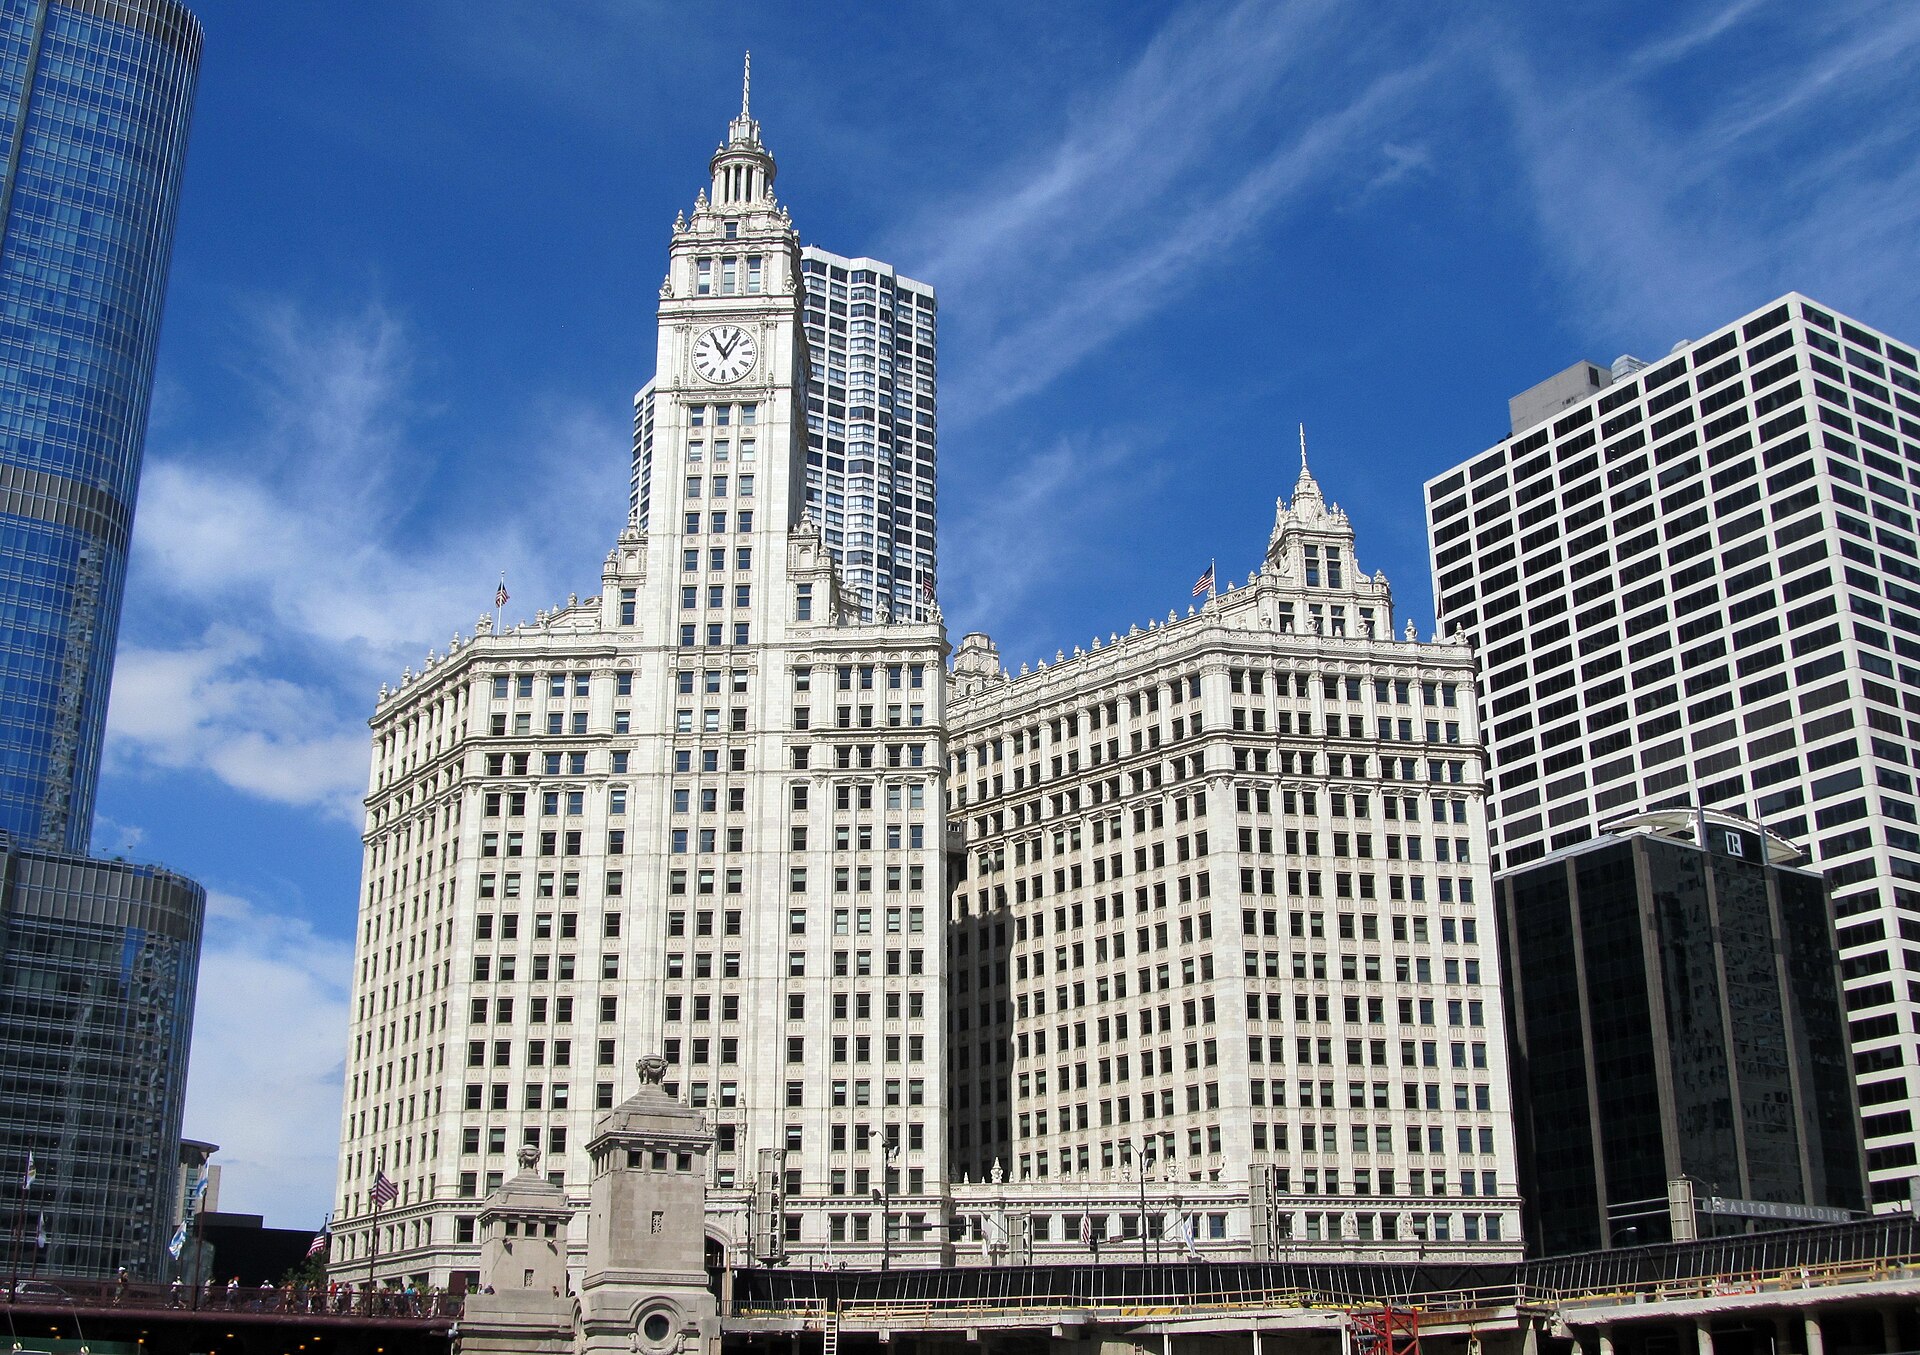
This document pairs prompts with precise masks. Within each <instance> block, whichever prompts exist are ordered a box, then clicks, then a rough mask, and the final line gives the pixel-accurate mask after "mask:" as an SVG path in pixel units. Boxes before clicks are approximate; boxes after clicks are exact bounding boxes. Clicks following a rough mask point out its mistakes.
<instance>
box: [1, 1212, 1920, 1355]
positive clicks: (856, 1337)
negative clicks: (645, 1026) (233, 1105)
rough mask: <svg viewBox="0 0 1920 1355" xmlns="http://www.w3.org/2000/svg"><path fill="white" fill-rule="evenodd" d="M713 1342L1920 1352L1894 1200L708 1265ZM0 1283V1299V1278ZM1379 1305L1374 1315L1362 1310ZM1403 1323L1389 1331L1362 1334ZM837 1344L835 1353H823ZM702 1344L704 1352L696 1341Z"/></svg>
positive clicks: (407, 1341) (50, 1331) (136, 1299)
mask: <svg viewBox="0 0 1920 1355" xmlns="http://www.w3.org/2000/svg"><path fill="white" fill-rule="evenodd" d="M51 1287H52V1286H39V1287H37V1288H36V1290H35V1291H34V1292H24V1293H21V1294H19V1295H17V1296H16V1298H15V1301H14V1302H13V1303H11V1304H0V1310H3V1311H4V1312H5V1314H6V1319H7V1322H8V1323H9V1329H10V1332H11V1340H10V1344H14V1345H15V1348H16V1349H18V1350H20V1351H22V1352H23V1355H24V1352H31V1351H34V1350H37V1349H45V1350H65V1349H77V1348H78V1347H77V1345H65V1344H59V1345H56V1344H53V1343H54V1342H63V1343H64V1342H76V1343H77V1342H86V1343H89V1344H90V1346H91V1348H92V1349H93V1350H94V1351H95V1352H99V1353H100V1355H105V1352H108V1351H111V1350H115V1349H120V1350H125V1351H130V1352H138V1355H273V1353H275V1352H278V1353H280V1355H416V1352H418V1353H421V1355H457V1353H458V1351H459V1349H460V1342H461V1332H460V1319H461V1316H462V1311H461V1309H462V1305H461V1300H460V1299H459V1297H458V1296H454V1295H438V1296H420V1297H415V1298H411V1299H410V1298H408V1297H407V1296H404V1295H399V1294H394V1293H390V1292H380V1293H367V1292H360V1293H356V1294H352V1295H348V1296H341V1295H338V1294H334V1295H327V1294H322V1293H317V1292H316V1293H305V1292H300V1291H291V1290H279V1291H269V1290H262V1291H241V1292H238V1293H236V1294H234V1295H232V1296H231V1297H230V1296H228V1295H227V1294H226V1292H225V1291H224V1290H216V1291H214V1292H212V1293H210V1294H209V1293H202V1294H201V1295H198V1296H193V1295H182V1296H175V1295H174V1294H173V1293H172V1292H171V1291H170V1290H169V1289H167V1288H165V1287H155V1286H137V1285H136V1286H130V1287H128V1288H126V1289H116V1288H115V1286H113V1285H112V1284H110V1283H109V1284H79V1285H68V1284H67V1283H66V1282H64V1281H62V1282H60V1288H59V1289H58V1290H57V1291H56V1292H55V1293H52V1294H49V1293H45V1292H39V1290H40V1289H45V1288H51ZM717 1288H718V1292H719V1296H720V1311H721V1332H722V1334H721V1338H720V1342H721V1345H722V1346H723V1347H724V1349H725V1350H726V1351H727V1352H729V1355H880V1353H881V1352H882V1350H883V1348H886V1351H887V1355H909V1352H908V1351H907V1349H906V1348H907V1347H911V1348H912V1350H913V1352H923V1355H939V1352H941V1351H942V1350H943V1349H944V1348H949V1347H950V1348H952V1349H954V1350H956V1351H957V1350H958V1349H959V1348H960V1347H962V1346H968V1345H972V1346H978V1347H980V1348H982V1349H983V1350H985V1351H988V1352H989V1353H990V1355H994V1353H997V1355H1037V1353H1038V1352H1039V1351H1040V1350H1041V1349H1042V1347H1043V1346H1060V1347H1067V1346H1074V1347H1078V1348H1080V1349H1081V1350H1083V1351H1085V1352H1086V1353H1087V1355H1125V1352H1128V1351H1137V1352H1141V1353H1142V1355H1894V1353H1896V1352H1916V1351H1920V1226H1916V1220H1915V1219H1914V1217H1913V1216H1912V1215H1906V1214H1899V1215H1883V1216H1879V1217H1876V1218H1872V1219H1864V1220H1860V1221H1857V1222H1853V1223H1845V1224H1835V1225H1828V1226H1822V1227H1812V1228H1797V1229H1791V1230H1783V1231H1779V1232H1770V1233H1761V1234H1756V1235H1752V1236H1744V1237H1735V1238H1719V1239H1708V1240H1703V1241H1699V1242H1687V1243H1674V1244H1670V1245H1665V1246H1655V1247H1638V1248H1632V1249H1626V1250H1615V1251H1608V1252H1596V1253H1591V1254H1587V1255H1581V1256H1568V1257H1554V1258H1549V1259H1544V1260H1535V1261H1522V1262H1518V1263H1507V1264H1487V1265H1435V1264H1419V1263H1413V1264H1408V1263H1398V1262H1368V1261H1350V1262H1345V1263H1323V1262H1313V1263H1308V1262H1288V1261H1255V1262H1205V1261H1196V1262H1191V1263H1179V1264H1143V1263H1129V1264H1119V1265H1108V1266H1097V1267H1096V1266H1021V1267H968V1268H964V1269H960V1268H954V1269H923V1270H891V1271H837V1270H835V1271H825V1270H822V1271H809V1270H736V1271H730V1272H727V1273H726V1274H724V1275H723V1276H721V1277H719V1279H718V1280H717ZM0 1297H4V1296H0ZM1383 1314H1389V1315H1392V1320H1391V1322H1383V1321H1381V1320H1380V1319H1381V1315H1383ZM1402 1326H1404V1328H1405V1330H1406V1332H1407V1333H1408V1336H1409V1341H1407V1342H1403V1341H1402V1340H1401V1339H1400V1338H1399V1337H1397V1336H1396V1337H1393V1338H1385V1337H1382V1336H1380V1335H1379V1333H1380V1332H1383V1331H1386V1330H1388V1328H1389V1327H1392V1329H1393V1330H1395V1331H1398V1330H1400V1328H1401V1327H1402ZM846 1347H853V1348H855V1349H853V1350H847V1349H844V1348H846ZM708 1355H717V1353H716V1352H711V1351H710V1352H708Z"/></svg>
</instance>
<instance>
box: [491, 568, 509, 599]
mask: <svg viewBox="0 0 1920 1355" xmlns="http://www.w3.org/2000/svg"><path fill="white" fill-rule="evenodd" d="M493 605H494V606H496V607H504V606H506V605H507V576H506V575H505V574H502V575H501V576H500V586H499V587H498V588H496V589H494V590H493Z"/></svg>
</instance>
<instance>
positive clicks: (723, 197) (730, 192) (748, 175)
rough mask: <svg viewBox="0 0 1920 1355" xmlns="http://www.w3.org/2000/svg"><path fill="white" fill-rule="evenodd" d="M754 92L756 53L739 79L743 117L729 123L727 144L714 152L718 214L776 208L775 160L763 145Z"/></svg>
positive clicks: (715, 208)
mask: <svg viewBox="0 0 1920 1355" xmlns="http://www.w3.org/2000/svg"><path fill="white" fill-rule="evenodd" d="M752 92H753V53H752V52H748V53H747V60H746V66H745V69H744V70H743V72H742V73H741V76H740V116H739V117H737V118H735V119H734V120H733V121H732V122H730V123H728V124H727V144H726V145H724V146H722V147H720V149H718V150H717V151H715V152H714V153H713V161H712V163H711V166H710V168H711V169H712V171H713V199H712V200H713V208H714V210H715V211H718V212H737V211H745V210H747V209H750V208H754V207H771V206H772V205H773V176H774V173H775V170H774V164H773V157H772V156H771V155H769V154H767V148H766V147H765V146H763V145H761V144H760V123H759V122H758V121H757V120H756V119H755V118H754V116H753V112H752V104H751V102H750V100H751V97H752Z"/></svg>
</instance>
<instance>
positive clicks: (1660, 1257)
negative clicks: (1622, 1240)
mask: <svg viewBox="0 0 1920 1355" xmlns="http://www.w3.org/2000/svg"><path fill="white" fill-rule="evenodd" d="M1916 1268H1920V1221H1917V1220H1916V1219H1915V1218H1914V1216H1913V1215H1911V1214H1884V1215H1879V1216H1877V1217H1874V1218H1868V1219H1860V1220H1856V1221H1855V1222H1852V1223H1840V1224H1826V1225H1821V1226H1818V1227H1812V1228H1791V1229H1782V1230H1778V1231H1774V1232H1765V1233H1754V1234H1751V1235H1748V1236H1742V1237H1725V1238H1705V1239H1701V1240H1700V1241H1697V1242H1676V1243H1668V1244H1665V1245H1662V1246H1653V1247H1629V1248H1616V1249H1615V1250H1613V1251H1605V1252H1587V1253H1583V1254H1581V1255H1577V1256H1560V1257H1551V1258H1548V1259H1544V1260H1538V1261H1529V1262H1526V1263H1525V1264H1524V1265H1523V1266H1522V1267H1521V1286H1522V1289H1523V1291H1524V1296H1525V1301H1526V1302H1527V1303H1529V1304H1531V1305H1537V1306H1542V1307H1560V1306H1566V1305H1568V1304H1582V1303H1584V1304H1602V1303H1607V1302H1637V1301H1641V1300H1644V1299H1647V1298H1705V1297H1710V1296H1714V1295H1728V1294H1739V1293H1756V1292H1769V1291H1779V1290H1787V1289H1807V1288H1820V1287H1826V1286H1832V1285H1851V1284H1863V1283H1867V1282H1870V1281H1872V1280H1876V1279H1885V1278H1890V1277H1892V1276H1895V1275H1899V1274H1903V1273H1906V1272H1910V1271H1912V1270H1914V1269H1916Z"/></svg>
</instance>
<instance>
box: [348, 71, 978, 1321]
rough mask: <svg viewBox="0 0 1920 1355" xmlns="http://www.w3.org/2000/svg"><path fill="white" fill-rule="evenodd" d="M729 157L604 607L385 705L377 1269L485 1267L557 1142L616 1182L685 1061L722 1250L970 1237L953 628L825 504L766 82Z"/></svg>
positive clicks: (669, 281)
mask: <svg viewBox="0 0 1920 1355" xmlns="http://www.w3.org/2000/svg"><path fill="white" fill-rule="evenodd" d="M711 174H712V181H711V184H710V186H709V188H708V189H707V190H706V191H703V192H702V193H701V194H700V195H699V198H698V200H697V202H696V203H695V205H694V208H693V211H692V213H691V215H689V216H684V217H682V218H681V219H680V220H678V221H676V222H675V225H674V230H673V235H672V243H671V246H670V261H669V268H668V273H667V278H666V281H665V282H664V283H663V284H662V286H661V291H660V306H659V347H658V357H657V364H656V367H655V373H654V379H653V381H652V382H651V383H650V385H649V386H648V388H647V394H646V398H645V399H644V400H643V401H642V402H641V408H642V411H643V424H644V427H643V429H642V430H641V434H642V435H641V437H640V438H639V439H638V445H639V446H640V447H642V448H643V449H644V451H643V455H641V456H640V457H638V458H637V459H636V464H635V479H634V501H633V510H632V520H631V521H630V523H629V525H628V527H627V529H626V530H625V531H624V532H622V534H621V536H620V538H619V540H618V541H617V542H616V543H614V545H613V549H612V550H611V552H610V553H609V554H608V555H607V557H606V562H605V565H604V567H603V570H602V585H603V586H602V591H601V594H600V596H598V597H594V598H587V599H575V598H569V599H568V600H567V602H566V604H565V605H564V606H560V607H557V608H556V609H554V610H553V611H550V612H542V613H540V614H539V615H538V616H537V618H536V619H535V621H534V622H533V623H531V624H526V623H522V624H517V625H513V626H509V627H507V628H505V629H504V630H500V629H496V628H495V627H494V625H493V624H492V621H491V618H483V619H482V621H481V623H480V625H479V626H478V628H477V633H476V634H475V636H474V637H473V638H472V639H470V640H457V641H456V643H455V644H454V646H453V647H452V649H451V650H450V651H449V652H448V653H447V654H445V655H429V656H428V659H427V662H426V665H425V667H424V670H423V671H422V672H420V673H417V674H416V673H412V672H409V673H408V674H407V675H406V676H405V678H404V679H403V680H402V681H401V683H400V684H399V686H398V688H397V689H394V690H383V691H382V693H381V697H380V701H379V705H378V707H377V709H376V711H375V714H374V717H373V737H374V757H373V773H372V787H371V790H370V793H369V796H368V801H367V804H368V818H367V828H366V857H365V862H366V864H365V875H364V885H363V891H362V897H361V900H360V935H359V952H358V957H357V961H356V970H355V976H354V994H353V1012H352V1028H351V1043H350V1048H349V1052H348V1060H347V1071H346V1082H347V1087H346V1103H345V1118H344V1124H343V1131H342V1155H341V1165H340V1181H339V1191H338V1200H337V1205H338V1212H337V1214H336V1216H335V1222H334V1226H333V1227H334V1239H335V1241H334V1249H333V1252H332V1257H331V1259H332V1263H333V1265H334V1267H335V1269H336V1272H337V1273H339V1274H341V1275H342V1276H345V1277H352V1278H355V1279H365V1278H366V1277H367V1276H369V1275H371V1276H373V1277H375V1278H380V1279H385V1278H389V1277H397V1276H416V1277H426V1278H428V1279H430V1280H432V1281H434V1282H438V1283H448V1282H451V1281H452V1280H453V1279H454V1278H455V1277H471V1276H472V1275H473V1274H475V1273H476V1272H477V1265H478V1254H479V1253H478V1247H477V1244H476V1241H475V1230H474V1220H475V1216H476V1214H477V1212H478V1209H479V1205H480V1199H481V1197H482V1196H483V1195H484V1194H485V1193H486V1192H487V1191H488V1190H489V1189H490V1188H491V1187H493V1186H494V1185H497V1184H498V1183H499V1181H500V1180H501V1178H502V1176H503V1175H504V1174H505V1173H507V1172H508V1171H509V1169H510V1164H511V1163H512V1161H513V1155H514V1154H515V1153H516V1152H517V1151H518V1150H519V1149H520V1148H521V1147H522V1146H524V1145H532V1146H536V1147H538V1148H540V1149H541V1150H542V1152H543V1153H544V1154H545V1164H546V1170H547V1171H548V1173H549V1174H550V1175H551V1177H552V1178H553V1179H554V1180H556V1181H558V1182H560V1183H561V1184H562V1185H563V1186H564V1187H565V1188H566V1190H567V1192H568V1195H569V1197H570V1198H571V1199H572V1200H573V1202H574V1203H575V1204H576V1205H583V1204H584V1203H585V1200H586V1193H587V1186H588V1163H587V1161H586V1156H585V1148H586V1144H587V1141H588V1138H589V1137H590V1132H591V1126H592V1122H593V1120H594V1118H595V1117H596V1115H598V1114H599V1113H601V1112H603V1111H605V1110H606V1109H608V1108H610V1107H612V1106H614V1105H616V1104H618V1103H619V1102H620V1101H622V1100H623V1099H624V1098H626V1097H627V1096H628V1095H629V1094H631V1093H632V1092H633V1090H634V1088H635V1087H636V1086H637V1085H638V1077H637V1074H636V1071H635V1064H636V1061H637V1060H638V1059H639V1058H640V1057H642V1056H644V1055H647V1054H653V1053H660V1054H664V1055H665V1056H666V1058H667V1060H668V1064H669V1070H668V1073H667V1076H666V1085H667V1086H668V1088H669V1091H670V1092H671V1093H672V1094H675V1095H678V1096H680V1097H682V1098H683V1099H685V1100H687V1101H689V1102H690V1103H691V1104H693V1105H696V1106H701V1107H705V1108H707V1109H708V1110H709V1112H710V1117H711V1122H712V1124H713V1127H714V1132H715V1136H716V1143H715V1152H714V1153H713V1155H712V1167H711V1171H712V1177H711V1182H710V1184H711V1187H712V1190H711V1192H710V1194H709V1197H708V1198H709V1201H710V1205H709V1217H708V1220H707V1230H708V1237H709V1247H710V1249H711V1250H712V1252H713V1253H714V1255H715V1257H716V1258H719V1257H721V1256H724V1257H725V1258H727V1259H728V1260H729V1261H731V1262H733V1263H750V1262H751V1261H752V1260H753V1259H756V1258H760V1259H764V1258H770V1257H776V1256H785V1257H789V1258H793V1259H796V1260H799V1261H802V1262H805V1261H806V1260H808V1259H818V1258H825V1257H827V1256H828V1255H833V1256H837V1257H839V1258H842V1259H847V1260H851V1261H852V1262H853V1263H855V1264H862V1263H870V1262H872V1261H873V1260H876V1259H877V1258H878V1255H879V1253H880V1251H881V1249H882V1246H883V1236H884V1235H885V1234H886V1232H887V1231H888V1230H887V1228H886V1224H885V1222H884V1221H883V1218H882V1215H883V1212H884V1213H885V1214H886V1215H887V1217H889V1218H890V1219H891V1221H892V1223H893V1228H892V1230H891V1231H892V1234H893V1237H892V1242H891V1249H892V1251H893V1253H894V1254H895V1255H896V1256H898V1257H901V1259H902V1260H904V1261H910V1260H912V1259H913V1258H914V1257H915V1256H919V1257H921V1258H922V1259H924V1258H925V1257H926V1256H927V1255H937V1254H938V1249H939V1248H940V1246H941V1245H942V1241H943V1234H942V1231H941V1229H940V1228H939V1226H938V1225H939V1224H940V1222H941V1221H942V1217H943V1215H942V1199H943V1196H944V1190H945V1182H946V1167H945V1153H946V1141H947V1134H946V1122H945V1114H944V1097H945V1092H944V1086H943V1080H942V1072H943V1070H944V1068H945V1053H944V1048H943V1041H944V1032H945V1029H946V1021H945V1011H944V998H945V985H944V948H943V946H942V943H941V930H940V928H941V909H942V907H943V905H944V899H945V887H944V876H943V859H944V858H943V852H942V841H941V838H942V825H943V820H942V806H943V804H944V802H945V796H944V756H943V753H944V742H943V732H942V726H943V720H944V704H945V683H944V676H943V665H944V659H945V653H946V646H945V641H944V634H943V631H942V628H941V626H940V625H939V623H938V621H937V620H935V621H931V622H912V623H908V622H900V623H895V624H868V623H866V622H865V621H864V620H863V615H862V614H863V609H862V608H861V607H860V606H859V605H857V604H856V603H855V602H854V600H853V599H852V597H851V595H850V594H849V593H848V591H847V590H846V589H845V587H844V586H843V583H842V580H841V578H840V576H839V574H838V572H837V570H836V567H835V563H834V560H833V557H832V555H831V553H830V552H829V550H828V549H827V546H826V543H825V541H824V539H823V535H822V526H821V524H820V522H819V521H817V520H816V519H814V518H813V517H812V516H811V515H809V514H808V513H807V511H806V508H807V495H806V477H805V468H806V456H807V440H806V436H805V431H804V428H805V425H804V422H803V418H804V416H803V404H804V402H805V400H806V398H807V397H806V392H807V389H808V380H809V371H810V359H809V353H808V339H807V335H806V332H805V326H804V324H803V317H802V311H803V298H804V295H805V294H804V290H803V283H802V272H801V267H802V265H801V252H800V248H799V245H798V241H797V239H796V236H795V232H794V230H793V227H792V225H791V223H790V221H789V219H788V217H787V213H786V211H785V209H784V208H782V207H780V206H779V205H777V204H776V202H775V200H774V197H773V192H772V188H773V179H774V162H773V158H772V157H771V155H769V154H768V153H767V151H766V150H765V148H764V147H763V146H762V144H761V141H760V133H759V126H758V124H757V123H756V122H755V121H754V119H753V118H752V117H751V116H750V115H749V113H748V110H747V107H746V103H745V100H744V97H743V100H742V107H741V111H740V116H739V117H738V118H736V119H734V121H733V122H732V124H731V125H730V127H729V129H728V136H727V140H726V143H725V144H724V145H723V146H721V147H720V149H719V150H718V151H716V152H715V154H714V156H713V160H712V164H711ZM929 475H930V470H929ZM382 1172H384V1173H385V1176H386V1178H387V1179H388V1180H390V1181H391V1182H393V1183H394V1186H395V1189H396V1193H397V1198H396V1199H394V1200H393V1201H392V1202H391V1203H382V1202H381V1201H380V1200H379V1199H378V1198H377V1194H384V1189H383V1190H382V1191H381V1192H378V1193H377V1192H376V1191H375V1185H376V1182H378V1181H379V1180H380V1175H381V1173H382ZM876 1191H878V1192H881V1193H883V1195H884V1197H885V1201H886V1204H885V1209H884V1211H883V1208H882V1206H881V1205H879V1204H876V1203H875V1202H874V1200H873V1198H872V1195H873V1193H874V1192H876ZM582 1217H583V1218H584V1215H583V1216H582ZM581 1226H583V1225H581ZM572 1245H573V1247H574V1249H575V1250H576V1252H577V1251H578V1250H579V1249H580V1248H581V1247H582V1246H583V1245H584V1240H583V1239H582V1238H580V1237H575V1238H574V1239H572Z"/></svg>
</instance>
